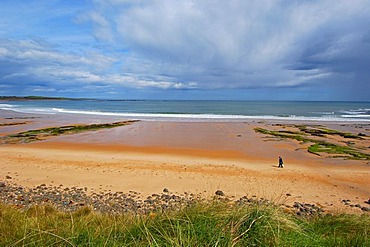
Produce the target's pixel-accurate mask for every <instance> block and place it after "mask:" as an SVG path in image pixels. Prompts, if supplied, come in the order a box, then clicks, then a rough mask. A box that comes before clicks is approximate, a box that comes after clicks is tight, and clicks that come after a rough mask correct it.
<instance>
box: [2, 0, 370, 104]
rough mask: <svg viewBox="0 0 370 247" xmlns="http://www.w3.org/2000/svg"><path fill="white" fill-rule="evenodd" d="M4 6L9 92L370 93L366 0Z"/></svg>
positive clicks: (240, 96) (278, 96)
mask: <svg viewBox="0 0 370 247" xmlns="http://www.w3.org/2000/svg"><path fill="white" fill-rule="evenodd" d="M0 5H1V7H0V95H18V96H22V95H44V96H66V97H91V98H106V99H235V100H364V101H370V3H369V1H368V0H364V1H361V0H353V1H352V0H339V1H338V0H330V1H325V0H322V1H315V0H309V1H308V0H307V1H304V0H302V1H293V0H292V1H289V0H286V1H272V0H271V1H269V0H266V1H265V0H259V1H248V0H228V1H224V0H213V1H209V0H199V1H197V0H181V1H180V0H178V1H176V0H158V1H150V0H136V1H134V0H133V1H129V0H90V1H88V0H78V1H77V0H59V1H57V0H48V1H44V0H27V1H23V0H1V3H0Z"/></svg>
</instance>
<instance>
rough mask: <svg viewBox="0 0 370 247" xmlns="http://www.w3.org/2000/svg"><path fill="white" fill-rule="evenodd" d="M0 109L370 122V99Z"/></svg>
mask: <svg viewBox="0 0 370 247" xmlns="http://www.w3.org/2000/svg"><path fill="white" fill-rule="evenodd" d="M0 109H2V110H6V111H15V112H23V113H34V114H75V115H97V116H98V115H100V116H114V117H124V118H131V119H138V120H148V121H151V120H153V121H161V120H163V121H243V120H248V119H255V120H283V121H290V120H296V121H324V122H332V121H333V122H370V102H339V101H336V102H332V101H320V102H318V101H217V100H210V101H201V100H196V101H194V100H186V101H183V100H170V101H168V100H9V101H1V102H0Z"/></svg>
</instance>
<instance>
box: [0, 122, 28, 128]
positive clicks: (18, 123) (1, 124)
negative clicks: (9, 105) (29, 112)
mask: <svg viewBox="0 0 370 247" xmlns="http://www.w3.org/2000/svg"><path fill="white" fill-rule="evenodd" d="M27 123H28V122H14V123H0V127H4V126H14V125H22V124H27Z"/></svg>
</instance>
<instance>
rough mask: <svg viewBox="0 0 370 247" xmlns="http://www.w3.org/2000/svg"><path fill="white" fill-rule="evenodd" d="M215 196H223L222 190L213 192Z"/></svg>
mask: <svg viewBox="0 0 370 247" xmlns="http://www.w3.org/2000/svg"><path fill="white" fill-rule="evenodd" d="M215 195H216V196H225V193H224V192H223V191H222V190H217V191H216V192H215Z"/></svg>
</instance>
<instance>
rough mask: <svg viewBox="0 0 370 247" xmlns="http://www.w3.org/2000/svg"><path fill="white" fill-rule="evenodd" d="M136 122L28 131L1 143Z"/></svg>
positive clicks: (7, 138)
mask: <svg viewBox="0 0 370 247" xmlns="http://www.w3.org/2000/svg"><path fill="white" fill-rule="evenodd" d="M134 122H137V121H124V122H114V123H104V124H89V125H68V126H60V127H52V128H44V129H37V130H28V131H25V132H20V133H17V134H11V135H8V136H5V137H3V138H2V139H3V143H7V144H15V143H29V142H33V141H40V140H44V139H46V138H48V137H52V136H59V135H66V134H74V133H79V132H85V131H96V130H100V129H107V128H115V127H119V126H124V125H128V124H131V123H134Z"/></svg>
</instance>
